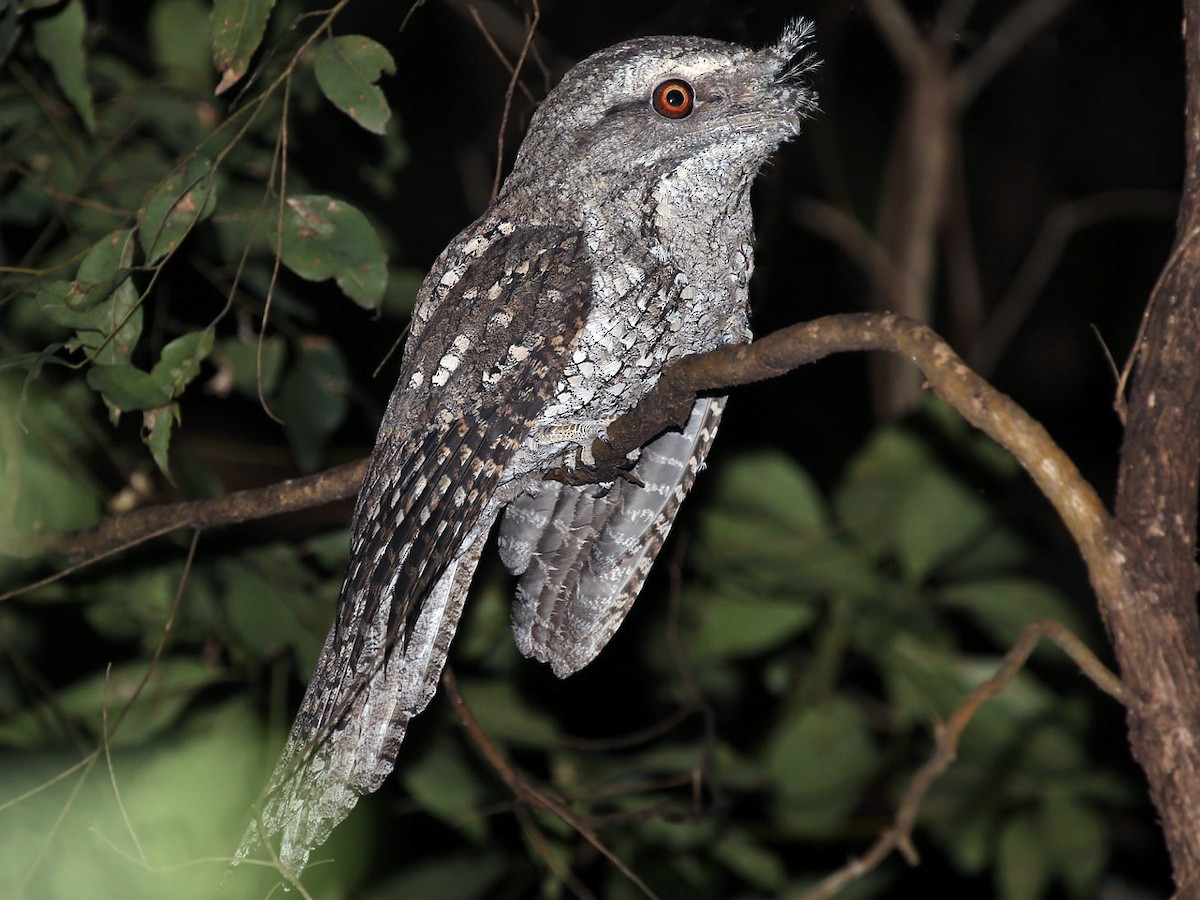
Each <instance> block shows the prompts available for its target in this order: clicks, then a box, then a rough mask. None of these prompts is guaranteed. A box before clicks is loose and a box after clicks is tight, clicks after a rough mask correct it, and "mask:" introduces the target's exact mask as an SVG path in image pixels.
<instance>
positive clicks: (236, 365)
mask: <svg viewBox="0 0 1200 900" xmlns="http://www.w3.org/2000/svg"><path fill="white" fill-rule="evenodd" d="M258 353H259V351H258V343H257V342H256V341H246V340H243V339H242V338H239V337H229V338H222V339H221V340H219V341H217V342H216V345H215V353H214V356H215V357H216V363H217V366H218V368H219V369H220V370H221V371H222V372H225V373H228V377H229V380H230V382H231V383H232V386H233V388H234V389H235V390H236V391H238V393H240V394H242V395H243V396H246V397H249V398H251V399H253V400H257V399H258ZM286 361H287V342H286V341H284V339H283V338H282V337H280V336H279V335H277V334H272V335H268V336H267V337H265V338H264V339H263V341H262V393H263V396H265V397H270V396H272V395H274V393H275V391H276V389H277V388H278V386H279V379H280V376H281V375H282V374H283V364H284V362H286Z"/></svg>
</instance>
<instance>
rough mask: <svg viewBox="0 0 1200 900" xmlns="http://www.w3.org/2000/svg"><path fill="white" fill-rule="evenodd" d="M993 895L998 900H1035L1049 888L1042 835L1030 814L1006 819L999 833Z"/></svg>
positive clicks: (1048, 869)
mask: <svg viewBox="0 0 1200 900" xmlns="http://www.w3.org/2000/svg"><path fill="white" fill-rule="evenodd" d="M994 872H995V879H996V895H997V897H999V898H1001V900H1038V898H1040V897H1041V896H1042V895H1043V894H1044V893H1045V892H1046V889H1047V888H1048V887H1049V885H1050V876H1051V872H1050V866H1049V861H1048V860H1047V858H1046V843H1045V835H1044V834H1043V833H1042V829H1041V828H1040V827H1039V823H1038V821H1037V820H1036V819H1035V818H1034V817H1033V816H1032V815H1029V814H1027V815H1022V816H1018V817H1016V818H1013V819H1011V820H1009V822H1008V823H1007V824H1006V825H1005V826H1004V828H1003V830H1002V831H1001V832H1000V846H999V851H998V853H997V858H996V868H995V870H994Z"/></svg>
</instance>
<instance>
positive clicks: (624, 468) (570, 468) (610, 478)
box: [542, 447, 646, 487]
mask: <svg viewBox="0 0 1200 900" xmlns="http://www.w3.org/2000/svg"><path fill="white" fill-rule="evenodd" d="M588 449H589V450H590V448H588ZM585 459H591V461H590V462H584V460H585ZM633 465H634V463H633V462H632V461H631V462H626V463H625V464H624V465H619V464H618V465H613V464H612V463H597V462H596V461H595V460H594V459H592V454H591V453H590V452H589V453H587V455H586V456H585V455H584V448H583V447H577V448H576V449H575V459H574V460H572V461H571V462H570V463H567V464H564V465H561V466H555V467H554V468H553V469H549V470H548V471H547V472H546V473H545V474H544V475H543V476H542V479H543V480H544V481H558V482H561V483H562V484H572V485H584V484H608V485H611V484H613V483H614V482H617V481H628V482H629V483H630V484H633V485H636V486H637V487H645V486H646V482H644V481H642V479H640V478H638V477H637V475H635V474H634V472H633Z"/></svg>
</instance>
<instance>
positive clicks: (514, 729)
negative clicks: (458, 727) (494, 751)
mask: <svg viewBox="0 0 1200 900" xmlns="http://www.w3.org/2000/svg"><path fill="white" fill-rule="evenodd" d="M461 690H462V695H463V697H465V698H466V701H467V704H468V705H469V706H470V707H471V710H472V711H473V712H474V713H475V717H476V718H477V719H478V720H479V725H480V727H481V728H482V729H483V730H484V732H486V733H487V734H488V735H490V736H491V737H493V738H496V739H499V740H502V741H507V742H509V743H514V744H524V745H526V746H540V747H545V746H551V745H557V743H558V741H559V740H560V737H559V734H558V731H557V729H556V728H555V727H554V723H553V721H552V720H551V719H550V717H549V716H547V715H546V714H545V713H544V712H542V711H541V710H539V709H534V708H533V707H531V706H530V705H529V704H528V703H526V702H525V701H524V700H523V699H521V697H520V696H519V695H518V694H517V690H516V687H515V686H514V685H513V684H512V683H511V682H509V681H471V682H463V683H462V685H461Z"/></svg>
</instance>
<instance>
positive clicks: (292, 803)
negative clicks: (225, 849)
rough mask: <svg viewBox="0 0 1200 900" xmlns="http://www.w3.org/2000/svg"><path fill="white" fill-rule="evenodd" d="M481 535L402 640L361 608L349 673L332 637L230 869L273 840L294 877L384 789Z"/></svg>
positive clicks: (452, 623) (387, 607)
mask: <svg viewBox="0 0 1200 900" xmlns="http://www.w3.org/2000/svg"><path fill="white" fill-rule="evenodd" d="M487 531H488V529H486V528H484V529H480V530H479V531H477V532H476V533H475V534H476V536H475V537H474V538H473V539H472V540H470V542H468V543H465V544H464V545H463V547H462V548H461V550H460V552H459V554H458V555H457V557H456V558H455V559H454V561H453V562H451V563H450V565H449V566H447V568H446V570H445V571H444V572H443V574H442V575H441V577H440V578H439V579H438V581H437V583H436V584H435V585H434V587H433V589H432V590H430V592H429V594H428V595H427V597H426V598H425V599H424V600H423V602H422V603H421V605H420V609H419V612H418V613H417V616H416V619H415V621H414V622H413V623H412V625H411V628H410V629H409V630H408V632H407V634H401V635H399V636H396V635H393V636H392V640H391V641H390V642H389V640H388V628H389V617H390V614H391V604H390V603H387V602H383V603H377V604H374V605H369V604H367V603H365V602H362V603H360V604H359V605H358V606H357V608H359V609H374V616H373V621H372V622H370V623H369V625H367V626H366V627H365V628H364V636H365V640H363V642H362V643H361V645H360V647H361V652H360V653H358V654H357V657H358V658H357V659H355V660H351V661H350V665H349V666H347V664H346V663H347V659H346V655H345V653H344V652H343V648H341V647H339V646H337V640H336V629H334V630H331V631H330V634H329V637H328V638H327V639H326V641H325V646H324V649H322V651H321V657H320V660H319V661H318V663H317V667H316V670H315V671H314V673H313V677H312V680H311V681H310V682H309V684H308V690H307V691H306V692H305V694H304V700H303V702H302V703H301V705H300V711H299V712H298V713H297V716H296V722H295V724H294V725H293V726H292V731H291V734H290V735H289V736H288V740H287V745H286V746H285V748H284V752H283V756H282V757H281V759H280V760H279V763H278V764H277V765H276V767H275V772H274V774H273V775H272V776H271V781H270V783H269V785H268V787H267V789H266V791H265V792H264V797H263V800H262V802H261V804H260V811H259V814H258V816H257V817H256V818H255V820H254V821H253V822H251V824H250V827H249V828H248V829H247V830H246V834H245V835H244V836H243V838H242V842H241V845H240V846H239V847H238V849H237V853H236V854H235V857H234V865H236V864H237V863H238V862H240V861H241V860H243V859H245V858H246V857H247V856H248V855H249V854H250V853H251V852H252V851H253V850H254V849H255V847H257V846H258V844H259V843H260V842H262V841H272V840H274V839H275V836H276V835H279V860H280V863H281V864H282V865H283V867H284V869H285V870H286V871H287V872H288V873H290V874H291V875H292V876H293V877H298V876H299V875H300V873H301V872H302V871H303V869H304V867H305V866H306V865H307V863H308V857H309V854H310V853H311V852H312V850H313V848H315V847H317V846H319V845H320V844H322V843H324V841H325V840H326V839H327V838H328V837H329V834H330V832H332V831H333V829H334V828H335V827H336V826H337V825H338V824H339V823H340V822H341V821H342V820H343V819H345V818H346V816H348V815H349V814H350V810H351V809H353V808H354V805H355V804H356V803H357V802H358V798H359V797H360V796H362V795H363V794H367V793H370V792H372V791H375V790H377V789H378V788H379V786H380V785H381V784H383V781H384V779H385V778H386V777H387V776H388V774H389V773H390V772H391V771H392V768H393V766H394V765H395V763H396V754H397V752H398V751H399V749H400V744H401V742H402V741H403V740H404V735H405V732H406V731H407V729H408V723H409V720H410V719H412V718H413V716H415V715H417V714H418V713H420V712H421V711H422V710H423V709H425V707H426V706H427V705H428V704H429V701H430V700H431V699H432V698H433V695H434V693H435V692H436V691H437V683H438V679H439V678H440V676H441V673H442V668H443V667H444V666H445V664H446V654H447V652H448V651H449V649H450V642H451V639H452V638H453V637H454V632H455V629H456V628H457V627H458V621H459V617H460V616H461V614H462V609H463V602H464V600H465V599H466V595H467V590H468V588H469V587H470V584H471V579H472V578H473V577H474V573H475V568H476V566H477V565H478V563H479V554H480V552H481V550H482V549H483V544H484V543H485V541H484V537H485V536H486V534H487ZM347 599H348V598H345V597H343V601H342V602H343V603H344V602H346V601H347ZM392 624H393V625H394V623H392Z"/></svg>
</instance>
